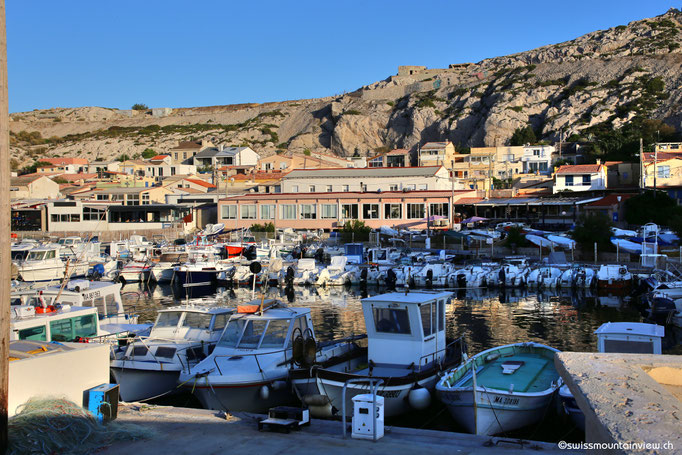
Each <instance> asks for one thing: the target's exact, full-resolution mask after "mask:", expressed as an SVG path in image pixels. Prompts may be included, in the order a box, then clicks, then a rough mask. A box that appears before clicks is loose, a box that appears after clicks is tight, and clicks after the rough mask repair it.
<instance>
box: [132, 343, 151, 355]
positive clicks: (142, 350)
mask: <svg viewBox="0 0 682 455" xmlns="http://www.w3.org/2000/svg"><path fill="white" fill-rule="evenodd" d="M147 352H149V349H147V346H144V345H141V346H140V345H138V346H133V353H132V356H133V358H134V357H144V356H146V355H147Z"/></svg>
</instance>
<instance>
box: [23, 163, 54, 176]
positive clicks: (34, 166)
mask: <svg viewBox="0 0 682 455" xmlns="http://www.w3.org/2000/svg"><path fill="white" fill-rule="evenodd" d="M44 166H52V163H48V162H46V161H36V162H34V163H33V164H31V165H29V166H24V167H23V168H21V170H20V171H19V175H22V174H33V173H34V172H36V171H37V170H38V168H39V167H44Z"/></svg>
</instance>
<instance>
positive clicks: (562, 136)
mask: <svg viewBox="0 0 682 455" xmlns="http://www.w3.org/2000/svg"><path fill="white" fill-rule="evenodd" d="M563 140H564V132H563V131H559V159H561V143H562V142H563Z"/></svg>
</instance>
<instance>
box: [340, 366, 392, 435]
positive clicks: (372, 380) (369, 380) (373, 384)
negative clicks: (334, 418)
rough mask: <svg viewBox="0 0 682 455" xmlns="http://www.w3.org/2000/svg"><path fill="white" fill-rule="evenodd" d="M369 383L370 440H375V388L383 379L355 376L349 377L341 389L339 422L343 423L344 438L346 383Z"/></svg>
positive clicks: (344, 433)
mask: <svg viewBox="0 0 682 455" xmlns="http://www.w3.org/2000/svg"><path fill="white" fill-rule="evenodd" d="M363 382H366V383H369V387H370V392H371V394H372V441H374V442H376V440H377V388H378V387H379V386H380V385H381V384H383V383H384V380H383V379H379V378H357V379H349V380H347V381H346V382H345V383H344V384H343V390H342V391H341V403H342V405H341V409H342V411H341V424H342V425H343V437H344V438H346V389H347V388H348V384H357V383H363Z"/></svg>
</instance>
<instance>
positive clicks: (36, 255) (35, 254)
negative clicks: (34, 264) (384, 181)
mask: <svg viewBox="0 0 682 455" xmlns="http://www.w3.org/2000/svg"><path fill="white" fill-rule="evenodd" d="M49 253H52V254H49ZM54 257H55V254H54V250H50V251H30V252H29V253H28V256H27V257H26V260H27V261H42V260H43V259H52V258H54Z"/></svg>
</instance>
